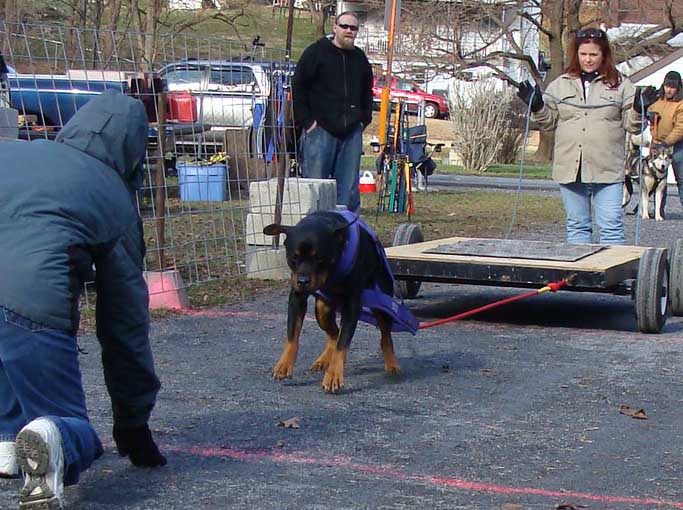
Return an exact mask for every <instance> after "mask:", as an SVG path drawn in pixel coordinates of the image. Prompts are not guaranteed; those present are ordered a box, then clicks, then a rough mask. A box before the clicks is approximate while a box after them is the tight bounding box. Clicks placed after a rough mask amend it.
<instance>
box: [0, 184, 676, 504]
mask: <svg viewBox="0 0 683 510" xmlns="http://www.w3.org/2000/svg"><path fill="white" fill-rule="evenodd" d="M670 198H672V197H670ZM674 202H677V200H675V198H673V199H671V200H670V202H669V203H670V204H671V206H670V208H671V213H670V214H669V217H668V218H667V221H664V222H654V221H645V220H643V223H642V225H644V226H642V229H641V230H642V233H643V238H644V239H645V241H644V242H645V244H647V243H650V244H652V245H666V244H667V243H669V242H670V240H671V239H673V238H675V237H676V236H678V235H679V234H680V232H682V231H683V230H681V227H682V226H683V211H682V210H681V208H680V205H679V204H677V203H674ZM633 220H634V217H633V216H630V217H629V220H628V221H633ZM653 231H656V234H651V232H653ZM556 235H557V237H558V239H560V238H561V237H562V236H563V232H557V233H556ZM648 236H650V237H648ZM518 292H520V291H519V290H515V289H503V288H496V287H479V286H467V285H449V284H430V285H423V289H422V291H421V293H420V295H419V296H418V298H417V299H415V300H411V301H409V302H408V303H409V305H410V307H411V309H412V310H413V311H414V312H415V314H416V315H417V316H418V318H419V319H420V320H421V321H430V320H434V319H436V318H442V317H447V316H450V315H452V314H455V313H458V312H462V311H465V310H469V309H472V308H474V307H477V306H481V305H483V304H486V303H490V302H492V301H495V300H498V299H501V298H505V297H509V296H512V295H515V294H516V293H518ZM286 307H287V305H286V293H281V292H279V293H275V294H270V295H265V296H260V297H259V298H257V299H255V300H253V301H249V302H244V303H235V304H232V305H229V306H226V307H224V308H221V309H212V310H202V311H194V312H187V313H184V314H178V315H173V316H171V317H168V318H166V319H163V320H159V321H156V322H155V323H154V324H153V328H152V341H153V346H154V351H155V358H156V364H157V369H158V372H159V376H160V378H161V380H162V383H163V388H162V390H161V392H160V394H159V399H158V405H157V407H156V409H155V411H154V414H153V419H152V423H151V425H152V428H153V430H154V434H155V436H156V437H157V439H158V441H159V443H160V445H161V447H162V449H163V450H164V451H165V452H166V454H167V455H168V459H169V464H168V465H167V466H166V467H164V468H161V469H155V470H148V469H137V468H134V467H132V466H131V465H130V464H129V463H128V461H127V460H125V459H122V458H119V457H118V455H117V454H116V451H115V447H114V445H113V443H112V440H111V413H110V409H109V400H108V398H107V395H106V390H105V385H104V381H103V377H102V371H101V364H100V360H99V347H98V345H97V341H96V339H95V338H94V337H93V336H85V337H83V338H82V339H81V347H82V348H83V350H84V351H85V353H84V354H83V355H82V356H81V363H82V369H83V378H84V384H85V388H86V391H87V398H88V404H89V409H90V414H91V418H92V421H93V423H94V425H95V427H96V428H97V430H98V431H99V433H100V434H101V437H102V440H103V442H104V443H105V454H104V456H103V457H102V458H101V459H100V460H99V461H97V462H96V463H95V464H94V466H93V467H92V468H91V469H90V470H89V471H87V472H86V473H85V474H84V475H83V476H82V479H81V482H80V484H79V485H78V486H76V487H70V488H67V490H66V500H67V509H78V510H86V509H87V510H109V509H117V510H118V509H123V510H143V509H144V510H149V509H155V510H156V509H159V510H186V509H189V508H193V509H207V510H208V509H223V508H225V509H245V510H246V509H259V510H260V509H263V510H271V509H272V510H284V509H297V510H299V509H314V510H318V509H320V510H327V509H334V510H346V509H348V510H359V509H373V510H377V509H416V508H421V509H444V510H446V509H448V510H452V509H473V510H491V509H501V510H526V509H534V510H536V509H538V510H541V509H544V510H545V509H547V510H550V509H557V508H564V509H565V510H571V509H572V508H573V509H579V508H588V509H601V510H607V509H611V510H624V509H642V510H651V509H676V508H679V509H683V483H682V482H683V427H682V426H681V422H682V420H683V411H682V410H681V409H683V405H682V404H683V391H682V390H683V374H682V373H681V366H682V365H683V319H682V318H679V317H670V318H669V320H668V321H667V324H666V325H665V327H664V330H663V331H662V332H661V333H660V334H657V335H645V334H642V333H639V332H638V328H637V324H636V319H635V314H634V307H633V302H632V301H631V299H630V298H629V297H624V296H612V295H604V294H592V293H568V292H558V293H555V294H543V295H540V296H536V297H533V298H530V299H527V300H524V301H518V302H516V303H513V304H510V305H507V306H505V307H502V308H498V309H495V310H491V311H488V312H486V313H484V314H481V315H478V316H475V317H473V318H471V319H468V320H464V321H458V322H453V323H449V324H446V325H443V326H441V327H437V328H431V329H424V330H421V331H420V332H419V333H418V335H417V336H416V337H411V336H410V335H408V334H405V333H402V334H397V335H395V345H396V351H397V356H398V359H399V362H400V364H401V366H402V368H403V374H402V375H401V376H400V377H391V376H388V375H385V374H384V372H383V364H382V356H381V353H380V351H379V336H378V334H377V331H376V330H375V329H374V328H372V327H370V326H366V325H361V326H360V327H359V328H358V331H357V332H356V334H355V336H354V339H353V343H352V346H351V351H350V354H349V359H348V363H347V367H346V387H345V389H344V390H343V391H342V392H341V393H340V394H337V395H329V394H326V393H324V392H323V391H322V389H321V387H320V382H321V375H320V374H316V373H311V372H309V371H308V370H307V369H308V367H309V366H310V365H311V364H312V362H313V361H314V359H315V358H316V357H317V355H318V354H319V353H320V352H321V350H322V348H323V345H324V334H323V333H322V332H321V331H320V330H319V329H318V328H317V326H316V324H315V321H314V320H313V319H312V313H311V311H310V308H312V307H309V317H308V319H307V321H306V323H305V324H304V329H303V333H302V339H301V350H300V353H299V359H298V362H297V366H296V371H295V374H294V377H293V379H291V380H287V381H273V380H272V379H271V378H270V375H269V373H270V369H271V368H272V366H273V364H274V363H275V361H276V360H277V358H278V356H279V354H280V352H281V349H282V343H283V340H284V335H285V328H286ZM622 406H627V407H622ZM640 410H642V413H638V414H637V415H636V416H640V417H641V418H645V419H638V418H634V417H632V416H630V414H634V413H635V412H636V411H640ZM624 413H625V414H624ZM297 427H298V428H297ZM19 488H20V483H19V481H17V480H9V481H8V480H1V479H0V508H2V509H5V508H16V506H17V498H16V493H17V491H18V490H19ZM562 505H566V506H562Z"/></svg>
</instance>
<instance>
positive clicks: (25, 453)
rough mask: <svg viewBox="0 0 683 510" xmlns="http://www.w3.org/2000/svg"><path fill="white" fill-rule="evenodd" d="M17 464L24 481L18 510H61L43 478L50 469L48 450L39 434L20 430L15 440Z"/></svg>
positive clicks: (59, 503)
mask: <svg viewBox="0 0 683 510" xmlns="http://www.w3.org/2000/svg"><path fill="white" fill-rule="evenodd" d="M16 452H17V462H18V464H19V467H20V468H21V470H22V471H23V472H24V476H25V477H26V481H25V483H24V487H23V488H22V489H21V492H20V493H19V508H20V510H61V509H62V502H61V501H60V500H59V498H58V497H57V496H56V495H55V493H54V492H53V491H52V489H51V488H50V486H49V485H48V483H47V480H46V478H45V476H46V475H47V474H48V470H49V468H50V448H49V446H48V444H47V442H46V441H45V440H44V439H43V438H42V436H41V435H40V434H38V433H37V432H34V431H32V430H22V431H21V432H19V435H18V436H17V440H16Z"/></svg>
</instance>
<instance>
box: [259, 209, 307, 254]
mask: <svg viewBox="0 0 683 510" xmlns="http://www.w3.org/2000/svg"><path fill="white" fill-rule="evenodd" d="M303 217H304V215H303V214H283V215H282V219H281V222H280V223H281V224H282V225H296V224H297V223H298V222H299V220H300V219H301V218H303ZM274 221H275V215H274V214H253V213H249V214H247V244H252V245H256V246H272V245H273V236H267V235H265V234H264V233H263V227H265V226H266V225H270V224H271V223H273V222H274ZM283 239H284V236H280V242H281V243H282V241H283Z"/></svg>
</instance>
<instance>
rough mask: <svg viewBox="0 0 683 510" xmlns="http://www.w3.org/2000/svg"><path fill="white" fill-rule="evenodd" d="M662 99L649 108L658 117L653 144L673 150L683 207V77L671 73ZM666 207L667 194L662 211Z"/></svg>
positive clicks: (664, 87) (666, 81) (674, 166)
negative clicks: (682, 80)
mask: <svg viewBox="0 0 683 510" xmlns="http://www.w3.org/2000/svg"><path fill="white" fill-rule="evenodd" d="M659 95H660V98H659V99H658V100H657V101H655V102H654V103H653V104H652V105H650V107H649V111H650V112H653V113H654V114H656V115H657V118H656V121H654V122H653V125H652V143H654V144H659V145H665V146H670V147H672V148H673V163H672V167H673V170H674V175H675V177H676V184H677V185H678V199H679V200H680V201H681V206H683V83H682V82H681V75H680V74H679V73H677V72H676V71H669V72H668V73H666V76H665V77H664V82H663V83H662V87H661V89H660V92H659ZM664 205H666V194H665V195H664V203H663V204H662V209H664Z"/></svg>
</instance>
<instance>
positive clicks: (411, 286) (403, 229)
mask: <svg viewBox="0 0 683 510" xmlns="http://www.w3.org/2000/svg"><path fill="white" fill-rule="evenodd" d="M422 241H424V236H423V235H422V229H421V228H420V225H418V224H416V223H401V224H400V225H399V226H398V228H397V229H396V232H394V241H393V244H392V246H403V245H405V244H415V243H421V242H422ZM421 285H422V282H421V281H419V280H411V281H406V280H396V284H395V286H394V295H395V296H396V297H399V298H402V299H413V298H415V297H417V294H418V292H420V286H421Z"/></svg>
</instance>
